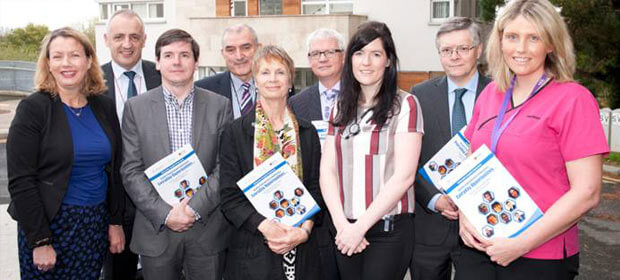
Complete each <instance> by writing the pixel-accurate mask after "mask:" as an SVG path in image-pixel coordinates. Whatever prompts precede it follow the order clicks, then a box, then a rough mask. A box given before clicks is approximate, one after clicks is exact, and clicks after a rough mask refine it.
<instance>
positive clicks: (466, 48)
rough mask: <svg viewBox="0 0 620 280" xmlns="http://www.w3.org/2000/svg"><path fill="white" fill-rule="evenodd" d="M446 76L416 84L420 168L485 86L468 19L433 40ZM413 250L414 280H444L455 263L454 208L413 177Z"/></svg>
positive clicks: (450, 24)
mask: <svg viewBox="0 0 620 280" xmlns="http://www.w3.org/2000/svg"><path fill="white" fill-rule="evenodd" d="M435 42H436V46H437V49H438V51H439V57H440V61H441V65H442V67H443V69H444V71H445V73H446V75H445V76H442V77H439V78H435V79H432V80H429V81H426V82H424V83H422V84H419V85H416V86H415V87H413V89H412V93H413V94H414V95H416V97H418V100H419V102H420V106H421V107H422V113H423V117H424V122H425V125H424V128H425V129H424V139H423V140H422V151H421V154H420V161H419V164H420V166H421V165H423V164H425V163H426V162H428V160H429V159H430V158H431V157H432V156H433V155H435V153H437V152H438V151H439V150H440V149H441V147H443V145H444V144H446V143H447V142H448V141H449V140H450V139H451V138H452V136H454V135H455V134H456V133H457V132H458V131H459V130H460V129H461V128H462V127H463V126H465V125H466V124H467V121H468V120H469V119H470V118H471V114H472V112H473V107H474V102H475V100H476V98H477V96H478V95H479V94H480V92H481V91H482V90H483V89H484V87H485V86H486V85H487V84H488V83H489V82H490V80H489V79H488V78H486V77H485V76H483V75H481V74H480V73H479V72H478V69H477V61H478V59H479V58H480V55H481V54H482V50H483V46H482V42H481V34H480V27H479V25H478V24H476V23H475V22H474V21H472V20H471V19H469V18H462V17H454V18H451V19H449V20H448V21H446V22H445V23H444V24H442V25H441V27H440V28H439V31H438V32H437V36H436V41H435ZM415 198H416V218H415V248H414V251H413V260H412V263H411V272H412V275H413V279H416V280H426V279H442V280H444V279H445V280H449V279H450V275H451V271H452V263H453V262H455V261H458V256H459V242H460V237H459V232H458V220H457V219H458V209H457V207H456V206H455V205H454V203H453V202H452V201H451V200H450V199H449V198H448V196H446V195H443V194H441V193H440V192H439V191H438V190H437V188H436V187H435V186H433V185H432V184H431V183H430V182H427V181H425V180H424V178H422V176H420V174H418V176H417V178H416V183H415Z"/></svg>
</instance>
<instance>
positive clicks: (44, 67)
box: [34, 27, 107, 96]
mask: <svg viewBox="0 0 620 280" xmlns="http://www.w3.org/2000/svg"><path fill="white" fill-rule="evenodd" d="M57 37H63V38H73V39H75V40H76V41H78V42H79V43H80V44H81V45H82V47H84V53H85V55H86V57H87V58H90V59H91V66H90V68H89V69H88V71H87V72H86V77H85V81H84V86H83V87H82V94H84V95H85V96H90V95H100V94H103V92H104V91H105V90H106V89H107V87H106V85H105V80H104V79H103V73H102V72H101V68H100V67H99V62H98V61H97V54H96V53H95V48H94V47H93V45H92V44H91V43H90V41H89V40H88V38H87V37H86V35H84V34H82V33H81V32H79V31H77V30H75V29H73V28H71V27H63V28H59V29H56V30H54V31H52V32H51V33H49V34H47V36H45V38H44V39H43V42H42V43H41V51H40V52H39V59H38V60H37V70H36V72H35V74H34V87H35V89H36V90H38V91H42V92H48V93H50V94H51V95H52V96H56V95H58V85H57V84H56V79H54V76H53V75H52V73H51V72H50V69H49V60H50V53H49V51H50V44H51V42H52V41H54V39H56V38H57Z"/></svg>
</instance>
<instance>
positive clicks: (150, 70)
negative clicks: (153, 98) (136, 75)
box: [142, 60, 161, 90]
mask: <svg viewBox="0 0 620 280" xmlns="http://www.w3.org/2000/svg"><path fill="white" fill-rule="evenodd" d="M142 72H143V73H144V81H145V82H146V89H147V90H151V89H154V88H156V87H158V86H160V85H161V76H160V75H159V73H157V70H156V69H155V65H153V63H146V61H144V60H142Z"/></svg>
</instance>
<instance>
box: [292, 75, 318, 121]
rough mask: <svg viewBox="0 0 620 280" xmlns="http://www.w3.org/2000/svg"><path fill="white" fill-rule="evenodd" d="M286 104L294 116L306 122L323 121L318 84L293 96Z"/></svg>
mask: <svg viewBox="0 0 620 280" xmlns="http://www.w3.org/2000/svg"><path fill="white" fill-rule="evenodd" d="M288 104H289V106H290V107H291V110H293V112H294V113H295V115H298V116H300V117H301V118H302V119H305V120H308V121H316V120H323V112H322V110H321V96H320V93H319V83H315V84H314V85H311V86H309V87H307V88H305V89H303V90H302V91H301V92H299V93H298V94H295V95H293V97H291V98H290V99H289V100H288Z"/></svg>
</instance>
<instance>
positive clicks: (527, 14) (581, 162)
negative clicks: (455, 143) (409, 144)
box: [456, 0, 609, 279]
mask: <svg viewBox="0 0 620 280" xmlns="http://www.w3.org/2000/svg"><path fill="white" fill-rule="evenodd" d="M487 59H488V61H489V70H490V72H491V74H492V76H493V79H494V82H493V83H491V84H489V85H488V86H487V87H486V89H485V90H484V91H483V92H482V93H481V95H480V97H479V98H478V102H476V105H475V107H474V113H473V116H472V120H471V122H470V123H469V125H468V126H467V130H466V131H465V136H466V137H467V138H468V139H470V140H471V143H472V146H471V150H472V151H475V150H476V149H477V148H478V147H480V146H481V145H482V144H485V145H487V146H488V147H490V148H491V150H494V152H495V154H496V155H497V157H498V159H499V160H500V161H501V162H502V163H503V164H504V166H505V167H506V168H507V169H508V171H509V172H510V173H511V174H512V175H513V176H514V177H515V179H516V180H517V181H518V182H519V183H520V184H521V186H522V187H523V189H524V190H525V191H526V192H527V193H528V194H529V195H530V196H531V197H532V199H533V200H534V201H535V202H536V204H537V205H538V206H539V208H540V209H541V210H542V211H543V212H544V216H543V218H541V219H540V220H538V221H537V222H536V223H534V224H533V225H532V226H531V227H530V228H528V229H527V230H525V231H524V232H523V233H521V234H520V235H519V236H517V237H515V238H494V239H492V240H490V241H486V240H485V239H483V238H482V237H481V236H480V235H479V234H478V233H477V232H476V231H475V230H474V229H473V227H472V226H471V224H470V223H469V222H468V221H467V219H466V218H465V217H464V216H463V215H460V235H461V238H462V239H463V242H464V244H465V245H466V246H467V247H464V248H463V249H462V255H461V257H460V258H459V260H458V262H456V279H573V278H574V277H575V276H576V275H577V274H578V268H579V237H578V228H577V222H579V220H580V219H581V217H583V216H584V215H585V214H586V213H587V212H588V211H590V210H591V209H592V208H594V207H595V206H596V205H597V204H598V201H599V196H600V190H601V176H602V174H601V172H602V171H601V170H602V157H603V155H605V154H606V153H608V152H609V148H608V146H607V142H606V140H605V135H604V133H603V129H602V126H601V123H600V121H599V109H598V104H597V102H596V100H595V99H594V97H593V96H592V94H591V93H590V92H589V91H588V90H587V89H586V88H584V87H583V86H581V85H579V84H577V83H576V82H574V81H573V73H574V71H575V55H574V51H573V44H572V41H571V38H570V36H569V34H568V31H567V28H566V25H565V23H564V21H563V20H562V18H561V16H560V15H559V14H558V12H557V11H556V10H555V8H554V7H553V5H551V3H549V1H548V0H514V1H511V2H510V3H508V4H507V5H506V7H505V8H504V10H503V12H502V13H501V14H500V15H499V17H498V18H497V20H496V22H495V26H494V27H493V30H492V31H491V35H490V38H489V42H488V50H487ZM503 104H506V105H503ZM502 111H503V112H505V113H504V114H500V112H502ZM498 119H499V121H498ZM496 122H498V124H496ZM526 219H527V217H526Z"/></svg>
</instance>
